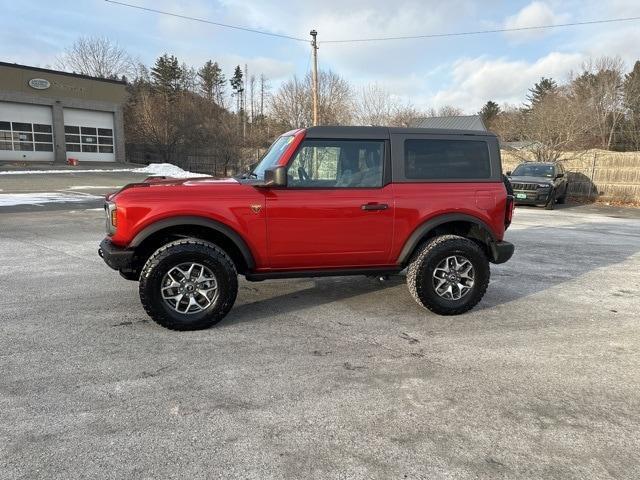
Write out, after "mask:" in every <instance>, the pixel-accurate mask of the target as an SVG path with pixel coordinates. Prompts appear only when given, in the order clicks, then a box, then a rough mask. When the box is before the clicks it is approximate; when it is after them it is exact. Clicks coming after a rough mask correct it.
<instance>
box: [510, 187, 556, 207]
mask: <svg viewBox="0 0 640 480" xmlns="http://www.w3.org/2000/svg"><path fill="white" fill-rule="evenodd" d="M551 192H552V190H545V191H543V192H538V191H531V190H522V191H520V190H515V191H514V193H513V201H514V202H515V203H516V205H545V204H546V203H547V202H548V201H549V197H550V196H551ZM523 194H524V195H526V198H518V195H523Z"/></svg>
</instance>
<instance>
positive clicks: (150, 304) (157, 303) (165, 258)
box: [139, 238, 238, 330]
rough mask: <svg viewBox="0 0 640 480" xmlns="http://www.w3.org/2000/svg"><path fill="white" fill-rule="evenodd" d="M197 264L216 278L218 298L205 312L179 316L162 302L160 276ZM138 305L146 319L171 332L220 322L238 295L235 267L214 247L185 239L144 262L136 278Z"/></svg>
mask: <svg viewBox="0 0 640 480" xmlns="http://www.w3.org/2000/svg"><path fill="white" fill-rule="evenodd" d="M185 262H198V263H200V264H202V265H204V266H205V267H207V268H208V269H210V270H211V271H212V272H213V274H214V275H215V277H216V280H217V285H218V296H217V298H216V300H215V301H214V302H213V303H212V304H211V305H210V306H209V307H208V308H206V309H205V310H203V311H201V312H198V313H191V314H181V313H178V312H176V311H175V310H173V309H172V308H171V307H170V306H169V305H167V304H166V302H165V301H164V299H163V298H162V295H161V292H160V289H161V283H162V279H163V277H164V275H165V274H166V273H167V272H168V271H169V270H170V269H171V268H173V267H175V266H176V265H179V264H181V263H185ZM139 292H140V301H141V302H142V306H143V307H144V309H145V310H146V312H147V313H148V314H149V316H150V317H151V318H152V319H153V320H154V321H155V322H156V323H158V324H159V325H162V326H163V327H165V328H169V329H171V330H200V329H203V328H209V327H211V326H213V325H215V324H216V323H218V322H219V321H220V320H222V319H223V318H224V317H225V315H227V313H229V310H231V307H232V306H233V304H234V302H235V300H236V296H237V294H238V273H237V272H236V267H235V265H234V263H233V261H232V260H231V258H229V255H227V254H226V253H225V251H224V250H222V249H221V248H220V247H218V246H217V245H215V244H213V243H210V242H207V241H204V240H199V239H196V238H185V239H181V240H176V241H173V242H170V243H167V244H166V245H163V246H162V247H160V248H159V249H158V250H156V251H155V253H154V254H153V255H151V257H149V259H148V260H147V262H146V263H145V265H144V267H143V268H142V273H141V274H140V285H139Z"/></svg>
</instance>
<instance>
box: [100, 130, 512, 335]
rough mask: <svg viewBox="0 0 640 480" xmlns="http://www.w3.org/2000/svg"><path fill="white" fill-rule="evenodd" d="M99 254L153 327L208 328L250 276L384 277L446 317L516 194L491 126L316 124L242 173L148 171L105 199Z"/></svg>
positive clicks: (472, 291)
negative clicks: (161, 174)
mask: <svg viewBox="0 0 640 480" xmlns="http://www.w3.org/2000/svg"><path fill="white" fill-rule="evenodd" d="M105 212H106V224H107V225H106V227H107V232H108V236H107V237H106V238H105V239H104V240H103V241H102V243H101V244H100V249H99V254H100V256H101V257H102V258H103V259H104V261H105V262H106V263H107V264H108V265H109V266H110V267H111V268H113V269H115V270H118V271H120V273H121V274H122V276H123V277H125V278H127V279H129V280H138V281H139V290H140V299H141V301H142V305H143V306H144V308H145V310H146V311H147V313H148V314H149V315H150V316H151V317H152V318H153V319H154V320H155V321H156V322H157V323H159V324H160V325H163V326H165V327H167V328H171V329H175V330H193V329H200V328H206V327H209V326H211V325H214V324H215V323H217V322H219V321H220V320H222V318H224V316H225V315H226V314H227V313H228V312H229V310H230V309H231V307H232V306H233V303H234V301H235V299H236V294H237V292H238V279H237V275H238V273H240V274H242V275H244V276H245V277H246V279H247V280H250V281H259V280H266V279H275V278H292V277H316V276H332V275H376V276H382V275H389V274H394V273H398V272H400V271H402V270H404V269H407V284H408V286H409V290H410V292H411V294H412V295H413V297H414V298H415V300H416V301H417V302H418V303H419V304H420V305H422V306H424V307H426V308H428V309H429V310H431V311H433V312H435V313H438V314H441V315H456V314H459V313H463V312H466V311H467V310H469V309H471V308H473V306H475V305H476V304H477V303H478V302H479V301H480V300H481V299H482V296H483V295H484V293H485V291H486V289H487V285H488V283H489V262H493V263H502V262H506V261H507V260H509V258H511V255H512V254H513V249H514V247H513V245H512V244H510V243H508V242H505V241H503V236H504V232H505V229H506V228H507V227H508V226H509V224H510V222H511V216H512V213H513V198H512V197H511V196H510V195H509V194H508V192H507V188H506V187H505V184H504V179H503V176H502V170H501V163H500V151H499V147H498V140H497V138H496V137H495V136H494V135H492V134H489V133H484V132H471V131H460V130H432V129H410V128H385V127H313V128H308V129H301V130H294V131H291V132H287V133H285V134H283V135H282V136H280V137H279V138H278V139H277V140H276V141H275V142H274V143H273V145H272V146H271V148H270V149H269V150H268V151H267V153H266V154H265V156H264V158H263V159H262V160H261V161H260V163H259V164H258V165H257V167H256V168H255V169H254V170H253V172H251V173H249V174H245V175H243V176H241V177H237V178H227V179H218V178H212V177H203V178H194V179H187V180H184V179H180V180H178V179H165V178H154V177H151V178H149V179H147V180H145V181H144V182H142V183H135V184H130V185H127V186H125V187H124V188H122V189H121V190H120V191H118V192H116V193H114V194H111V195H109V196H108V197H107V202H106V204H105Z"/></svg>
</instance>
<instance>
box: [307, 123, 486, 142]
mask: <svg viewBox="0 0 640 480" xmlns="http://www.w3.org/2000/svg"><path fill="white" fill-rule="evenodd" d="M392 134H418V135H419V134H423V135H468V136H474V137H495V134H493V133H491V132H482V131H478V130H455V129H449V128H402V127H348V126H322V127H309V128H307V133H306V137H307V138H335V139H339V138H345V139H348V138H371V139H381V138H382V139H388V138H389V137H390V135H392Z"/></svg>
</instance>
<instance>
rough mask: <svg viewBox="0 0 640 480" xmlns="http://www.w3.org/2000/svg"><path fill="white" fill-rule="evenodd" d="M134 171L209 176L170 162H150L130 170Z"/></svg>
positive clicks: (187, 176)
mask: <svg viewBox="0 0 640 480" xmlns="http://www.w3.org/2000/svg"><path fill="white" fill-rule="evenodd" d="M132 172H134V173H147V174H149V175H158V176H165V177H173V178H193V177H210V176H211V175H205V174H204V173H193V172H188V171H186V170H183V169H181V168H180V167H178V166H176V165H173V164H171V163H151V164H149V165H147V166H146V167H143V168H136V169H135V170H132Z"/></svg>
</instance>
